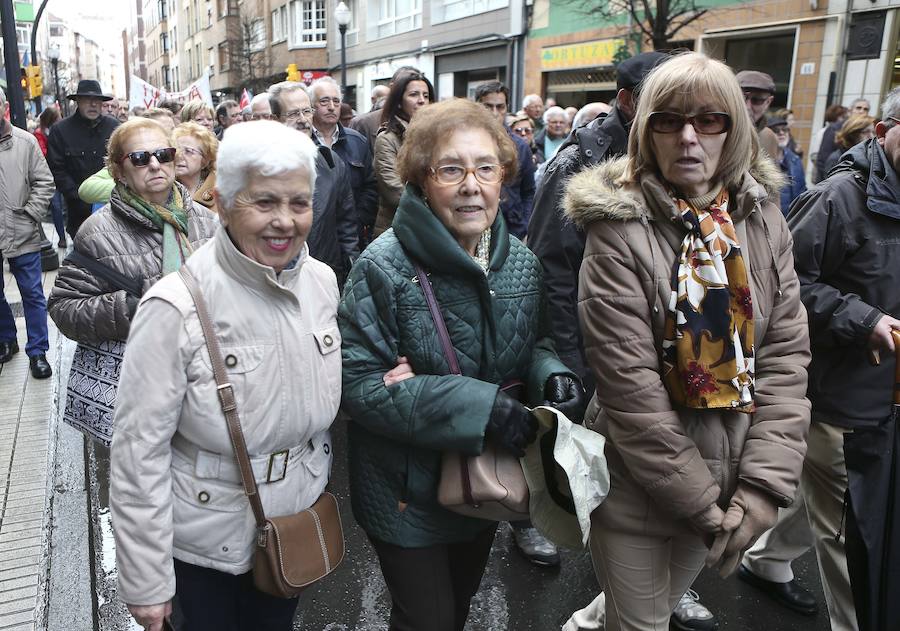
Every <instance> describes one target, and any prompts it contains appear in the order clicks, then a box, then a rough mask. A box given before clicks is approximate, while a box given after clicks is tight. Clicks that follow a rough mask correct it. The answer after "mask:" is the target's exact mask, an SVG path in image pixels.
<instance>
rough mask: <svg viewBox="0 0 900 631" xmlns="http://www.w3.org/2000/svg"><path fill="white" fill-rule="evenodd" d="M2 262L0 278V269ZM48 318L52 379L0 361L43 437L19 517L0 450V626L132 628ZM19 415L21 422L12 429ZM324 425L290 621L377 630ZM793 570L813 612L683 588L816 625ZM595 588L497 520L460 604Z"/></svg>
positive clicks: (752, 618) (5, 629) (710, 580)
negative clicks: (335, 510)
mask: <svg viewBox="0 0 900 631" xmlns="http://www.w3.org/2000/svg"><path fill="white" fill-rule="evenodd" d="M4 273H5V274H6V275H7V277H8V273H9V272H8V269H5V270H4ZM7 280H8V278H7ZM51 284H52V275H51V276H48V278H47V281H46V283H45V289H46V290H47V291H49V287H50V285H51ZM12 285H13V286H14V283H13V284H12ZM11 293H12V292H10V291H9V286H8V288H7V296H8V297H10V298H12V300H11V302H12V303H13V310H14V312H15V313H16V314H17V315H20V314H21V310H18V311H17V307H16V306H15V295H14V294H13V295H12V296H11ZM17 325H18V326H19V327H20V332H21V333H22V334H23V335H22V337H23V340H22V342H24V321H23V320H22V318H18V319H17ZM50 326H51V331H52V333H51V335H52V339H53V340H54V342H53V347H52V348H51V353H50V357H51V361H53V364H54V371H55V374H54V377H53V379H52V380H49V381H48V382H42V383H40V384H37V383H36V382H34V381H33V380H30V379H29V378H26V377H25V375H24V370H22V367H21V366H19V363H20V362H19V361H18V360H19V359H21V358H19V357H17V361H16V363H15V364H13V363H11V364H9V365H6V366H3V367H0V387H3V388H5V389H4V390H3V393H4V396H3V399H2V402H0V407H2V410H0V412H3V414H5V415H6V416H8V417H9V419H8V420H7V421H6V423H7V424H10V425H11V426H16V427H18V428H19V430H18V432H19V433H18V434H17V435H16V436H17V437H18V438H19V439H21V438H24V437H26V436H34V437H37V438H38V439H43V437H44V436H46V440H45V441H44V442H43V443H42V442H40V440H37V439H36V440H29V441H27V442H21V443H17V445H18V446H17V447H15V446H14V449H13V451H12V452H11V453H12V455H15V454H17V453H18V454H19V457H22V456H23V455H25V452H24V451H23V450H24V449H26V448H27V449H31V450H34V449H35V448H37V447H39V451H38V452H35V453H28V454H27V456H28V460H27V462H28V463H30V465H29V466H27V467H25V469H26V470H28V471H32V472H39V473H41V474H42V475H43V474H46V475H45V476H44V477H45V478H46V481H39V482H38V483H35V484H31V485H30V486H28V487H27V489H26V491H27V492H26V493H25V494H24V495H23V497H24V498H26V499H24V500H22V504H21V506H23V507H26V506H27V507H28V508H29V510H31V512H30V513H28V515H29V520H30V521H27V522H25V521H23V520H22V519H21V518H17V517H16V515H17V512H16V511H17V510H18V509H17V508H16V506H17V504H16V502H15V501H11V498H13V497H14V496H13V493H14V492H17V491H16V489H17V485H16V480H17V479H18V478H16V477H15V476H17V475H19V473H18V472H19V471H21V470H22V469H21V468H20V467H19V466H18V465H16V466H14V465H13V463H14V462H17V460H16V458H12V457H10V459H8V460H4V461H3V465H4V466H5V467H7V469H6V470H5V471H3V473H4V474H5V475H6V481H5V492H6V495H5V496H4V502H9V503H6V504H5V505H4V512H3V513H0V630H2V631H13V630H14V631H20V630H21V631H24V630H26V629H28V630H32V631H33V630H44V629H49V630H50V631H124V630H130V629H140V627H138V626H137V625H135V624H134V622H133V621H132V620H131V618H130V616H128V614H127V611H126V610H125V607H124V605H123V604H122V603H121V602H120V601H119V600H118V598H117V597H116V570H115V545H114V541H113V537H112V526H111V523H110V518H109V506H108V503H109V502H108V453H107V452H106V450H105V449H103V448H102V447H99V446H96V445H94V444H93V443H88V444H86V442H85V440H84V439H83V437H82V435H81V434H79V433H78V432H77V431H75V430H74V429H72V428H71V427H69V426H67V425H65V424H63V423H62V422H61V421H60V407H61V405H62V404H63V403H64V399H65V383H66V378H67V373H68V364H69V363H70V362H71V356H72V352H73V350H74V343H72V342H71V341H69V340H66V339H65V338H64V337H62V336H57V335H56V332H55V327H53V324H52V322H51V323H50ZM19 373H23V374H19ZM38 386H40V387H38ZM29 388H32V389H34V391H32V390H29ZM13 408H15V409H13ZM4 418H5V417H4ZM223 422H224V421H223ZM26 424H27V425H28V427H29V429H28V430H27V431H26V430H24V429H23V428H25V427H26ZM35 424H37V425H39V426H40V427H35ZM333 433H334V437H333V441H334V446H335V453H336V454H337V457H336V459H335V468H334V471H333V475H332V489H331V490H332V491H333V492H334V493H335V494H336V495H337V496H338V499H339V501H340V502H341V508H342V514H343V523H344V530H345V535H346V549H347V554H346V557H345V560H344V563H343V564H342V565H341V566H340V567H339V568H338V569H337V570H336V571H335V573H334V574H333V575H332V576H330V577H329V578H327V579H326V580H325V581H323V582H322V583H321V584H319V585H317V586H314V587H313V588H310V589H309V590H307V591H306V592H305V593H304V594H303V596H302V597H301V603H300V607H299V608H298V611H297V617H296V620H295V624H294V629H296V630H303V631H383V630H385V629H387V619H388V615H389V610H390V600H389V597H388V594H387V591H386V589H385V586H384V582H383V581H382V579H381V575H380V572H379V568H378V562H377V560H376V558H375V555H374V552H373V550H372V548H371V546H370V545H369V542H368V540H367V539H366V537H365V535H364V534H363V533H362V531H361V530H360V529H359V528H358V527H357V526H356V523H355V521H354V520H353V516H352V514H351V512H350V501H349V497H348V494H347V467H346V461H345V460H344V458H343V457H342V455H343V454H346V453H347V452H346V429H345V426H344V423H343V422H341V421H339V422H338V423H336V425H335V428H334V431H333ZM9 453H10V452H9V447H7V449H6V450H2V451H0V455H4V454H7V455H9ZM41 480H43V478H41ZM42 489H43V500H42V498H41V492H42ZM42 505H43V509H41V506H42ZM18 524H26V525H27V524H31V525H33V526H34V528H33V530H35V532H29V533H28V536H27V537H25V538H23V537H22V535H20V534H14V533H22V532H24V531H23V530H22V527H21V526H20V525H18ZM794 569H795V573H796V574H797V577H798V579H799V580H800V581H801V583H803V584H804V585H805V586H807V587H808V588H809V589H811V590H812V591H813V593H814V594H815V595H816V597H817V599H818V600H819V606H820V612H819V613H818V614H817V615H816V616H813V617H804V616H800V615H798V614H794V613H792V612H790V611H788V610H786V609H784V608H782V607H780V606H778V605H776V604H774V603H772V602H771V601H769V600H767V599H766V598H765V597H764V596H762V595H761V594H760V592H758V591H757V590H755V589H754V588H752V587H750V586H747V585H745V584H744V583H742V582H740V581H738V580H737V578H734V577H732V578H729V579H727V580H722V579H720V578H719V577H718V576H717V575H716V574H714V573H711V572H704V573H703V574H701V576H700V578H699V579H698V580H697V582H696V584H695V585H694V588H695V589H696V591H698V592H699V593H700V596H701V599H702V602H703V603H704V604H706V605H707V606H709V607H710V608H711V609H712V610H713V611H714V613H715V614H716V615H717V616H718V619H719V628H720V629H722V630H738V629H740V630H757V629H765V630H766V631H827V629H828V628H829V625H828V620H827V616H826V614H825V612H824V609H825V604H824V600H823V598H822V590H821V586H820V584H819V580H818V571H817V568H816V564H815V557H814V555H813V554H812V553H808V554H807V555H806V556H804V557H803V558H802V559H801V560H800V561H798V562H797V563H796V564H795V568H794ZM4 579H5V580H6V582H5V583H4ZM596 592H597V587H596V582H595V579H594V574H593V570H592V568H591V564H590V558H589V556H588V554H587V553H586V552H568V551H567V552H564V553H563V562H562V566H561V567H560V568H540V567H536V566H533V565H531V564H530V563H529V562H528V561H527V560H525V559H524V558H523V557H522V556H521V555H520V554H519V553H518V552H517V551H516V550H515V549H514V546H513V545H512V542H511V537H510V535H509V533H508V531H507V529H506V528H505V527H504V526H501V528H500V529H499V530H498V533H497V538H496V541H495V544H494V549H493V552H492V554H491V558H490V561H489V563H488V567H487V571H486V573H485V576H484V580H483V581H482V585H481V589H480V590H479V592H478V594H477V596H476V597H475V599H474V601H473V603H472V611H471V615H470V619H469V624H468V625H467V630H468V631H552V630H558V629H559V628H560V626H561V625H562V624H563V623H564V622H565V621H566V620H567V619H568V617H569V615H570V614H571V613H572V612H573V611H574V610H576V609H579V608H581V607H584V606H585V605H587V604H588V603H589V602H590V601H591V600H592V599H593V598H594V596H595V595H596ZM423 631H427V630H423Z"/></svg>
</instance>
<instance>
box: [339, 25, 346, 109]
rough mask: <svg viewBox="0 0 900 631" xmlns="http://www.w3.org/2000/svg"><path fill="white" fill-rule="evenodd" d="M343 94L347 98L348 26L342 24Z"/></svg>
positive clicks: (340, 27) (340, 28)
mask: <svg viewBox="0 0 900 631" xmlns="http://www.w3.org/2000/svg"><path fill="white" fill-rule="evenodd" d="M338 29H339V30H340V31H341V94H343V95H344V98H347V25H346V24H341V25H340V26H339V27H338Z"/></svg>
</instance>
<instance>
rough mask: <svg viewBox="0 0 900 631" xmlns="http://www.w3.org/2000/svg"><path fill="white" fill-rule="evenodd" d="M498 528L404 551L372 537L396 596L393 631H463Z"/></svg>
mask: <svg viewBox="0 0 900 631" xmlns="http://www.w3.org/2000/svg"><path fill="white" fill-rule="evenodd" d="M496 530H497V524H490V525H489V526H488V527H487V528H486V529H485V530H484V531H483V532H481V533H480V534H479V535H478V536H477V537H476V538H475V539H474V540H472V541H464V542H460V543H452V544H447V545H437V546H429V547H427V548H401V547H400V546H395V545H393V544H390V543H385V542H384V541H379V540H377V539H374V538H372V537H370V540H371V541H372V545H373V546H375V552H376V553H377V554H378V560H379V561H380V562H381V573H382V574H383V575H384V582H385V583H387V587H388V590H389V591H390V592H391V600H392V601H393V607H392V608H391V624H390V631H462V629H463V627H465V625H466V618H468V616H469V603H470V601H471V600H472V597H473V596H474V595H475V592H477V591H478V586H479V585H480V584H481V577H482V575H483V574H484V568H485V565H487V560H488V556H489V555H490V552H491V545H492V544H493V543H494V533H495V532H496Z"/></svg>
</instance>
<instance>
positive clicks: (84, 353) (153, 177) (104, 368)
mask: <svg viewBox="0 0 900 631" xmlns="http://www.w3.org/2000/svg"><path fill="white" fill-rule="evenodd" d="M174 160H175V149H174V148H173V147H172V143H171V139H170V138H169V136H168V134H167V133H166V131H165V130H164V129H163V127H162V126H161V125H160V124H159V123H157V122H156V121H153V120H151V119H148V118H135V119H132V120H130V121H128V122H127V123H123V124H122V125H120V126H119V127H118V128H116V130H115V131H114V132H113V134H112V136H111V137H110V139H109V153H108V156H107V166H108V169H109V173H110V175H111V176H112V179H113V180H114V181H115V188H113V191H112V193H111V195H110V197H109V202H108V203H107V204H106V205H105V206H103V208H101V209H100V210H98V211H97V212H95V213H94V214H92V215H91V216H90V217H89V218H88V220H87V221H85V222H84V224H83V225H82V226H81V228H80V229H79V231H78V234H77V235H76V237H75V242H74V254H73V255H70V256H69V257H68V258H67V259H66V261H65V262H64V264H63V266H62V267H61V268H60V270H59V274H58V275H57V277H56V283H55V285H54V286H53V291H52V293H51V294H50V300H49V303H48V309H49V311H50V316H51V317H52V318H53V321H54V322H56V325H57V326H58V327H59V330H60V331H61V332H62V333H63V334H64V335H65V336H66V337H68V338H70V339H73V340H75V341H76V342H78V343H79V346H78V348H77V349H76V351H75V358H74V360H73V366H72V374H71V375H70V378H69V388H68V395H67V398H66V408H65V413H64V417H63V418H64V420H65V421H66V422H67V423H69V424H70V425H73V426H74V427H76V428H77V429H79V430H80V431H82V432H84V433H86V434H88V435H89V436H91V437H92V438H95V439H97V440H99V441H100V442H101V443H103V444H105V445H109V444H110V441H111V440H112V418H113V412H114V410H113V402H114V401H115V394H114V391H115V387H116V384H117V382H118V376H119V367H120V365H121V360H122V353H123V352H124V343H125V340H126V339H127V338H128V332H129V329H130V328H131V320H132V317H133V316H134V312H135V310H136V309H137V305H138V300H139V299H140V296H141V295H142V294H143V293H144V292H146V291H147V289H149V288H150V286H151V285H153V283H155V282H156V281H157V280H159V278H160V277H162V276H163V275H164V274H168V273H169V272H172V271H175V270H177V269H178V268H179V267H180V265H181V263H182V262H183V261H184V260H185V259H186V258H187V257H188V256H190V254H191V252H193V250H194V249H195V248H196V247H197V246H198V245H200V244H201V243H203V242H205V241H206V240H207V239H209V238H211V237H212V236H213V234H214V233H215V229H216V226H217V225H218V221H217V219H216V216H215V215H214V214H213V213H211V212H210V211H209V210H207V209H206V208H204V207H203V206H200V205H199V204H196V203H195V202H194V201H192V199H191V195H190V193H189V192H188V190H187V189H186V188H185V187H184V186H182V185H181V184H179V183H177V182H176V181H175V162H174ZM117 279H118V280H117ZM119 281H121V282H119ZM126 287H127V288H128V289H126ZM91 383H96V384H99V385H100V389H101V390H102V391H103V393H104V395H103V396H102V397H92V396H91V395H90V392H91V388H90V384H91Z"/></svg>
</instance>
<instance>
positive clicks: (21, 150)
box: [0, 90, 53, 379]
mask: <svg viewBox="0 0 900 631" xmlns="http://www.w3.org/2000/svg"><path fill="white" fill-rule="evenodd" d="M6 108H7V104H6V97H5V96H4V94H3V91H2V90H0V182H2V183H3V184H2V185H0V261H2V260H3V258H5V259H6V260H7V261H8V262H9V270H10V271H11V272H12V274H13V276H15V278H16V284H17V285H18V286H19V293H20V294H21V295H22V307H23V309H24V311H25V328H26V329H27V331H28V342H27V344H26V345H25V354H26V355H28V361H29V364H30V369H31V375H32V376H33V377H34V378H35V379H46V378H48V377H49V376H50V375H51V374H53V371H52V370H51V368H50V364H49V363H48V362H47V356H46V353H47V350H48V349H49V348H50V344H49V340H48V333H47V301H46V300H45V298H44V289H43V287H42V285H41V242H42V241H44V235H43V232H42V231H41V219H42V218H43V216H44V213H45V212H46V211H47V206H48V205H49V204H50V198H51V197H52V196H53V176H52V175H51V174H50V169H49V168H48V167H47V161H46V160H44V156H43V154H42V153H41V149H40V147H39V146H38V143H37V139H36V138H35V137H34V136H32V135H31V134H29V133H28V132H25V131H22V130H21V129H19V128H18V127H13V126H12V125H10V123H9V121H8V120H5V118H4V117H5V115H6ZM3 289H4V287H3V278H2V276H0V364H3V363H6V362H8V361H10V360H11V359H12V356H13V355H14V354H16V353H17V352H19V343H18V341H17V340H16V322H15V319H14V318H13V313H12V309H10V306H9V303H8V302H7V301H6V297H5V295H4V291H3Z"/></svg>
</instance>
